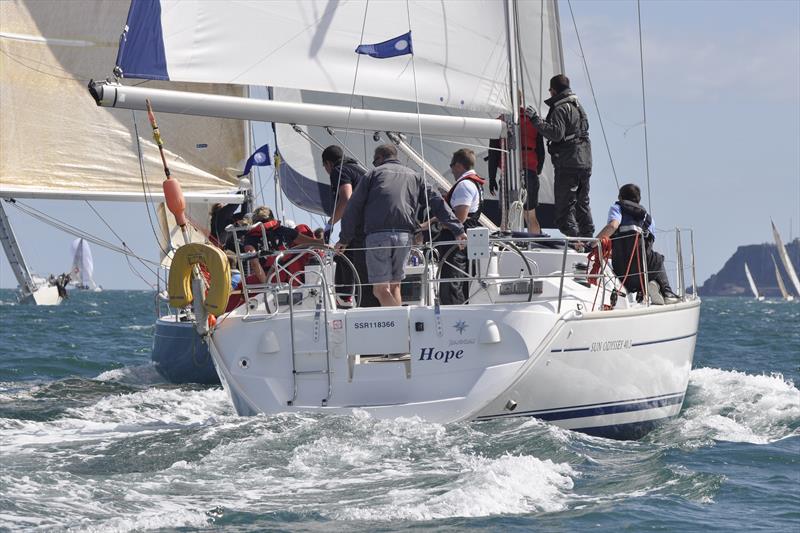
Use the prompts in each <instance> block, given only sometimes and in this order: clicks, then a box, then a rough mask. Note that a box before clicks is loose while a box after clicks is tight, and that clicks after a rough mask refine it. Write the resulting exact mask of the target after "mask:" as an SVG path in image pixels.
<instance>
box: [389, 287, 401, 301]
mask: <svg viewBox="0 0 800 533" xmlns="http://www.w3.org/2000/svg"><path fill="white" fill-rule="evenodd" d="M389 289H390V291H391V293H392V298H394V300H395V301H396V302H397V303H396V304H394V305H403V295H402V294H400V283H399V282H398V283H392V284H391V285H390V286H389Z"/></svg>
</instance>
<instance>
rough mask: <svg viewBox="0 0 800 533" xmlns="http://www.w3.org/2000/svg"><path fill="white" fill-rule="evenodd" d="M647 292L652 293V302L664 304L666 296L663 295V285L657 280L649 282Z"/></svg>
mask: <svg viewBox="0 0 800 533" xmlns="http://www.w3.org/2000/svg"><path fill="white" fill-rule="evenodd" d="M647 294H648V295H650V302H652V303H653V305H664V297H663V296H662V295H661V286H660V285H659V284H658V283H656V282H655V281H650V282H649V283H648V284H647Z"/></svg>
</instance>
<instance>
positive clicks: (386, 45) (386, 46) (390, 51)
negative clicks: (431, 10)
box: [356, 32, 414, 59]
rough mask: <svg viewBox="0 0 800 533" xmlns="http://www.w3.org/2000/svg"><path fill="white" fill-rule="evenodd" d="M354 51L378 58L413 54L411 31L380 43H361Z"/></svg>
mask: <svg viewBox="0 0 800 533" xmlns="http://www.w3.org/2000/svg"><path fill="white" fill-rule="evenodd" d="M356 53H357V54H364V55H368V56H370V57H377V58H378V59H385V58H387V57H396V56H402V55H405V54H413V53H414V50H413V48H412V47H411V32H408V33H404V34H403V35H399V36H397V37H395V38H394V39H389V40H388V41H383V42H382V43H376V44H362V45H360V46H359V47H358V48H356Z"/></svg>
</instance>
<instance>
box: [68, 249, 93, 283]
mask: <svg viewBox="0 0 800 533" xmlns="http://www.w3.org/2000/svg"><path fill="white" fill-rule="evenodd" d="M70 252H71V253H72V271H71V272H70V274H71V275H72V276H74V277H75V278H76V279H74V280H73V281H75V283H76V284H78V285H79V287H80V288H82V289H90V290H94V289H96V288H97V284H96V283H95V282H94V259H93V258H92V250H91V248H89V242H88V241H86V239H75V240H74V241H72V245H70Z"/></svg>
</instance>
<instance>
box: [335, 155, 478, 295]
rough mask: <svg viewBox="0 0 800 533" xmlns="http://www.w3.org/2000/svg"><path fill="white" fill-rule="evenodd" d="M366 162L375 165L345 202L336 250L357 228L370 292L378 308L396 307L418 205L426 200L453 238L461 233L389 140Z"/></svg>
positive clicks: (449, 212) (461, 237)
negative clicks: (360, 229) (362, 242)
mask: <svg viewBox="0 0 800 533" xmlns="http://www.w3.org/2000/svg"><path fill="white" fill-rule="evenodd" d="M372 164H373V166H375V168H374V169H373V170H372V171H370V172H368V173H367V174H366V175H365V176H364V179H363V180H362V181H361V183H360V184H359V185H358V187H356V189H355V191H354V192H353V196H352V197H351V198H350V201H349V202H348V203H347V207H346V209H345V212H344V217H343V218H342V229H341V232H340V234H339V242H338V243H337V244H336V249H337V250H344V249H345V248H346V247H347V245H348V244H350V243H351V242H353V240H354V239H355V236H356V232H357V228H358V227H359V225H361V226H363V228H364V229H363V231H364V233H365V235H366V245H367V253H366V260H367V272H368V276H369V282H370V283H372V284H373V288H372V290H373V293H374V294H375V297H376V298H377V299H378V301H380V303H381V305H383V306H392V305H402V297H401V295H400V282H401V281H402V280H403V278H404V277H405V272H404V267H405V263H406V260H407V258H408V254H409V252H410V250H411V234H412V233H413V232H414V230H415V229H416V227H417V220H416V215H417V212H418V211H419V207H420V206H421V205H424V204H425V203H426V201H427V203H428V205H430V208H431V212H432V214H433V215H434V216H436V217H438V219H439V221H440V223H442V224H443V225H444V226H445V227H446V228H448V229H450V231H452V233H453V235H455V238H456V239H457V240H466V238H467V236H466V234H465V233H464V227H463V225H462V224H461V223H460V222H459V221H458V219H457V218H456V217H455V215H453V211H452V210H451V209H450V207H449V206H448V205H447V204H446V203H445V201H444V200H443V199H442V197H441V196H440V195H439V193H437V192H435V191H433V190H432V189H431V188H430V187H428V186H427V184H426V183H425V181H424V180H423V178H422V177H421V176H420V175H419V174H417V173H416V172H414V171H413V170H411V169H410V168H408V167H406V166H404V165H402V164H400V161H399V160H398V159H397V148H395V146H394V145H393V144H384V145H381V146H378V147H377V148H376V149H375V157H374V159H373V161H372Z"/></svg>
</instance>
